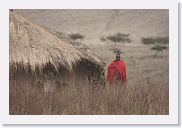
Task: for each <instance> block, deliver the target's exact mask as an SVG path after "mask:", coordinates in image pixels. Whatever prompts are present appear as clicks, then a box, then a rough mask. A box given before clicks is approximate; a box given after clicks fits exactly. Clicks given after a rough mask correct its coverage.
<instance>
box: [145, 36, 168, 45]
mask: <svg viewBox="0 0 182 128" xmlns="http://www.w3.org/2000/svg"><path fill="white" fill-rule="evenodd" d="M142 43H143V44H146V45H149V44H168V43H169V37H156V38H152V37H149V38H142Z"/></svg>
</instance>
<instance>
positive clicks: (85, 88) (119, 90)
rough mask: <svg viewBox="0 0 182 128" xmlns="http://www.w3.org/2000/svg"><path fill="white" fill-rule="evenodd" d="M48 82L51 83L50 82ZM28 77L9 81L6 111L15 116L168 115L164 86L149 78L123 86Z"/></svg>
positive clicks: (167, 97)
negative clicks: (64, 83) (70, 83)
mask: <svg viewBox="0 0 182 128" xmlns="http://www.w3.org/2000/svg"><path fill="white" fill-rule="evenodd" d="M50 84H51V83H50ZM44 85H45V83H40V82H38V83H36V82H35V81H34V80H30V79H21V78H20V79H16V80H10V101H9V103H10V107H9V113H10V114H15V115H24V114H25V115H39V114H40V115H42V114H44V115H130V114H132V115H133V114H137V115H148V114H152V115H153V114H154V115H156V114H157V115H159V114H169V108H168V106H169V95H168V94H169V93H168V91H169V89H168V85H162V84H160V83H156V82H152V81H150V78H148V79H146V80H144V81H142V82H140V83H131V82H130V83H128V85H127V86H125V87H109V86H108V85H106V86H105V87H104V88H103V87H102V88H94V89H93V88H91V86H89V85H82V86H66V87H65V86H60V85H55V84H53V85H52V86H50V87H51V88H52V89H50V90H49V91H48V92H45V88H44Z"/></svg>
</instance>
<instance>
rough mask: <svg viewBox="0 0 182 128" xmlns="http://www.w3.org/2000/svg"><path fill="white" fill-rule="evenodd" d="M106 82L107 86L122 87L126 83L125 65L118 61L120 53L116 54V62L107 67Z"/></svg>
mask: <svg viewBox="0 0 182 128" xmlns="http://www.w3.org/2000/svg"><path fill="white" fill-rule="evenodd" d="M107 81H108V83H109V85H116V86H117V85H118V86H121V85H124V83H126V82H127V78H126V65H125V63H124V61H123V60H121V59H120V53H119V52H117V54H116V60H114V61H113V62H112V63H111V64H110V65H109V66H108V71H107Z"/></svg>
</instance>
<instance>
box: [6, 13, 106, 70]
mask: <svg viewBox="0 0 182 128" xmlns="http://www.w3.org/2000/svg"><path fill="white" fill-rule="evenodd" d="M9 28H10V29H9V35H10V37H9V38H10V71H11V70H13V71H15V72H17V71H18V70H19V69H23V71H24V72H37V71H38V72H42V71H43V69H45V68H46V67H47V66H48V65H49V67H51V69H52V70H54V71H55V72H59V71H60V69H61V68H64V69H66V70H68V71H72V70H73V69H74V67H75V66H76V65H78V64H80V62H82V61H84V62H86V63H91V64H92V65H95V66H96V67H99V68H102V66H103V62H102V60H101V58H99V57H98V56H97V55H95V54H94V53H93V52H91V51H90V50H88V49H84V47H82V46H81V45H78V44H73V43H72V41H71V40H70V39H68V38H66V37H65V38H64V36H62V37H58V35H56V33H54V32H51V31H50V30H49V29H47V28H44V27H41V26H39V25H36V24H34V23H32V22H30V21H29V20H28V19H26V18H24V17H23V16H21V15H19V14H17V13H16V12H12V11H10V22H9Z"/></svg>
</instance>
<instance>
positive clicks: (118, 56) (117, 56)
mask: <svg viewBox="0 0 182 128" xmlns="http://www.w3.org/2000/svg"><path fill="white" fill-rule="evenodd" d="M116 61H120V54H119V53H117V54H116Z"/></svg>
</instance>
